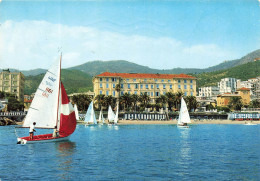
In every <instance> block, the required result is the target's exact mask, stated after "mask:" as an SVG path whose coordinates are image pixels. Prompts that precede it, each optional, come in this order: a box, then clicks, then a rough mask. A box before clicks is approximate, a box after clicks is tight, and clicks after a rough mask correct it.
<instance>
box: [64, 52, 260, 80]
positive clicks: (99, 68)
mask: <svg viewBox="0 0 260 181" xmlns="http://www.w3.org/2000/svg"><path fill="white" fill-rule="evenodd" d="M259 57H260V49H259V50H256V51H254V52H251V53H249V54H247V55H246V56H244V57H242V58H241V59H237V60H231V61H225V62H223V63H221V64H219V65H216V66H213V67H209V68H206V69H193V68H188V69H187V68H185V69H184V68H173V69H164V70H160V69H152V68H149V67H147V66H142V65H138V64H136V63H131V62H128V61H125V60H112V61H100V60H98V61H91V62H87V63H84V64H82V65H78V66H75V67H71V68H69V69H70V70H80V71H82V72H85V73H88V74H90V75H92V76H94V75H98V74H100V73H102V72H118V73H125V72H128V73H160V74H180V73H184V74H198V73H203V72H212V71H217V70H224V69H228V68H232V67H235V66H238V65H242V64H245V63H248V62H253V61H254V59H255V58H259Z"/></svg>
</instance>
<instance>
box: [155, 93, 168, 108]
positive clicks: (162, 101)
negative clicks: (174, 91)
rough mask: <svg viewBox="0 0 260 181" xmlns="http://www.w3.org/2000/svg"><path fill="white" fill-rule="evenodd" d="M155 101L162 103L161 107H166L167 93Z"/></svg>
mask: <svg viewBox="0 0 260 181" xmlns="http://www.w3.org/2000/svg"><path fill="white" fill-rule="evenodd" d="M155 102H156V103H157V104H161V106H160V107H161V108H164V107H166V106H165V105H166V103H167V97H166V96H165V95H161V96H160V97H158V98H156V99H155Z"/></svg>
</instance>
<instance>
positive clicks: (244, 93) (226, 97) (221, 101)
mask: <svg viewBox="0 0 260 181" xmlns="http://www.w3.org/2000/svg"><path fill="white" fill-rule="evenodd" d="M232 97H241V99H242V103H243V104H244V105H249V103H250V101H251V99H250V89H248V88H245V87H242V88H240V89H237V91H236V92H235V93H233V94H232V93H224V94H220V95H218V96H217V106H220V107H226V106H228V104H229V101H230V99H231V98H232Z"/></svg>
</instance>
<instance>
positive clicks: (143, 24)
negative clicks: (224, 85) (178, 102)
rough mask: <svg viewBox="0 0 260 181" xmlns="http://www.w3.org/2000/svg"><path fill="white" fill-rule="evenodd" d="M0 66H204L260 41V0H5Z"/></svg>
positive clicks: (0, 18) (0, 16) (246, 50)
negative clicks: (112, 63)
mask: <svg viewBox="0 0 260 181" xmlns="http://www.w3.org/2000/svg"><path fill="white" fill-rule="evenodd" d="M0 23H1V26H0V36H1V37H0V62H1V64H0V68H8V67H10V68H18V69H25V70H26V69H34V68H48V67H49V65H50V64H51V63H52V62H53V61H54V60H55V59H58V57H59V52H58V50H59V49H60V47H62V52H63V55H64V56H63V60H64V61H63V67H72V66H76V65H79V64H82V63H85V62H87V61H92V60H104V61H107V60H128V61H131V62H134V63H138V64H141V65H145V66H149V67H151V68H160V69H170V68H176V67H182V68H206V67H209V66H213V65H216V64H219V63H221V62H223V61H225V60H232V59H236V58H241V57H242V56H244V55H246V54H247V53H250V52H251V51H254V50H256V49H259V47H260V31H259V30H260V2H259V1H258V0H229V1H224V0H215V1H208V0H201V1H198V0H182V1H181V0H173V1H112V0H111V1H5V0H2V2H1V3H0Z"/></svg>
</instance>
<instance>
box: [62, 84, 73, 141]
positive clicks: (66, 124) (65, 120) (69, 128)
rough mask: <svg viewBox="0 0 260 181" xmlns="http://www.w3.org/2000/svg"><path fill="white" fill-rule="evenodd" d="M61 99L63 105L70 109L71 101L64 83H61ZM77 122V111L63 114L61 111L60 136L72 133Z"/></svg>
mask: <svg viewBox="0 0 260 181" xmlns="http://www.w3.org/2000/svg"><path fill="white" fill-rule="evenodd" d="M61 100H62V104H63V106H68V109H69V103H70V101H69V98H68V96H67V93H66V90H65V88H64V86H63V84H62V83H61ZM76 124H77V121H76V116H75V111H73V112H71V113H70V114H69V115H63V114H62V113H61V115H60V129H59V134H60V136H62V137H65V136H69V135H71V134H72V133H73V132H74V131H75V129H76Z"/></svg>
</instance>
